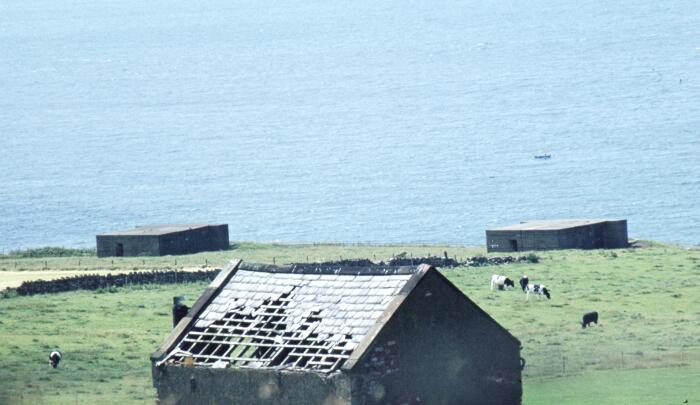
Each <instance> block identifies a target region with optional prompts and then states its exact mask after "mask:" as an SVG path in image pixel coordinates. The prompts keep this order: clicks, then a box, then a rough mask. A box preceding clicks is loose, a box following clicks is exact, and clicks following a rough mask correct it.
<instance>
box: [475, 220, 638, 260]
mask: <svg viewBox="0 0 700 405" xmlns="http://www.w3.org/2000/svg"><path fill="white" fill-rule="evenodd" d="M627 246H629V243H628V240H627V220H624V219H622V220H614V219H563V220H550V221H524V222H521V223H519V224H515V225H510V226H505V227H502V228H495V229H489V230H487V231H486V250H487V251H488V252H520V251H527V250H553V249H615V248H624V247H627Z"/></svg>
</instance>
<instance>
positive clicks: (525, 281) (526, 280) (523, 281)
mask: <svg viewBox="0 0 700 405" xmlns="http://www.w3.org/2000/svg"><path fill="white" fill-rule="evenodd" d="M529 282H530V279H529V278H527V276H522V277H520V288H522V289H523V292H527V291H526V289H527V285H528V283H529Z"/></svg>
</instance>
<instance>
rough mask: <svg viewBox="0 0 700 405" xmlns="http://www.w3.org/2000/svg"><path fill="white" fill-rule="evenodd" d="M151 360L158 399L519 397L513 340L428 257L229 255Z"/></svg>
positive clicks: (386, 400)
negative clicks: (357, 262)
mask: <svg viewBox="0 0 700 405" xmlns="http://www.w3.org/2000/svg"><path fill="white" fill-rule="evenodd" d="M151 361H152V372H153V384H154V386H155V387H156V389H157V391H158V398H159V401H160V403H161V404H187V403H212V404H218V403H259V404H319V405H321V404H386V403H404V402H405V403H455V404H457V403H492V404H513V403H520V400H521V395H522V385H521V380H520V378H521V360H520V342H519V341H518V340H517V339H516V338H515V337H513V336H512V335H511V334H510V333H509V332H508V331H506V330H505V329H504V328H503V327H501V326H500V325H499V324H498V323H496V321H494V320H493V319H492V318H491V317H490V316H489V315H488V314H486V313H485V312H484V311H483V310H481V309H480V308H479V307H478V306H476V304H474V303H473V302H472V301H471V300H469V299H468V298H467V297H466V296H465V295H464V294H462V293H461V292H460V291H459V290H458V289H457V288H456V287H455V286H454V285H452V284H451V283H450V282H449V281H448V280H447V279H446V278H445V277H444V276H442V275H441V274H440V273H439V272H438V271H437V270H436V269H435V268H434V267H432V266H429V265H425V264H424V265H420V266H400V267H396V266H383V265H366V264H365V265H363V266H352V265H343V266H332V265H328V266H326V265H324V266H320V265H319V266H317V265H312V264H310V265H290V266H270V265H260V264H252V263H245V262H241V261H233V262H231V263H229V265H228V266H227V267H226V268H225V269H224V270H223V271H222V272H221V273H220V274H219V275H218V276H217V278H216V279H215V280H214V281H213V282H212V283H211V284H210V286H209V288H207V290H206V291H205V293H204V294H203V295H202V296H201V297H200V298H199V300H198V301H197V302H196V303H195V304H194V305H193V307H192V309H191V310H190V312H189V314H188V316H187V317H185V318H184V319H182V320H181V321H180V322H179V323H178V325H177V326H176V327H175V329H174V330H173V331H172V333H171V334H170V336H169V337H168V338H167V339H166V341H165V342H164V344H163V345H162V346H161V347H160V349H159V350H158V351H156V352H155V353H153V355H152V356H151ZM407 382H408V383H407ZM416 401H418V402H416Z"/></svg>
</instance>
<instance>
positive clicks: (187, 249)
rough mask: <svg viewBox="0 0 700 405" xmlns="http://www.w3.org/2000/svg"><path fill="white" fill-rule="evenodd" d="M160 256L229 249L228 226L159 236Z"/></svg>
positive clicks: (208, 227)
mask: <svg viewBox="0 0 700 405" xmlns="http://www.w3.org/2000/svg"><path fill="white" fill-rule="evenodd" d="M159 244H160V249H159V254H160V255H183V254H188V253H197V252H206V251H215V250H226V249H228V247H229V237H228V225H210V226H206V227H202V228H195V229H189V230H186V231H182V232H174V233H169V234H165V235H161V236H160V238H159Z"/></svg>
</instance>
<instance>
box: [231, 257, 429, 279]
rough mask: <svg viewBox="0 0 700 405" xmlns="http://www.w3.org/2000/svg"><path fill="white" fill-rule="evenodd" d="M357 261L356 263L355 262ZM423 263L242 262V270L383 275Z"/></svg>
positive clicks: (403, 271) (405, 271)
mask: <svg viewBox="0 0 700 405" xmlns="http://www.w3.org/2000/svg"><path fill="white" fill-rule="evenodd" d="M355 262H356V263H355ZM420 266H421V263H418V264H416V265H414V266H390V265H387V264H384V263H373V262H369V261H366V262H365V261H364V260H358V261H346V260H344V261H340V262H324V263H292V264H289V265H284V266H278V265H271V264H263V263H251V262H242V263H241V264H240V266H239V269H240V270H248V271H257V272H265V273H293V274H319V275H339V274H346V275H355V276H362V275H367V276H382V275H397V274H415V273H417V272H418V270H419V268H420Z"/></svg>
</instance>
